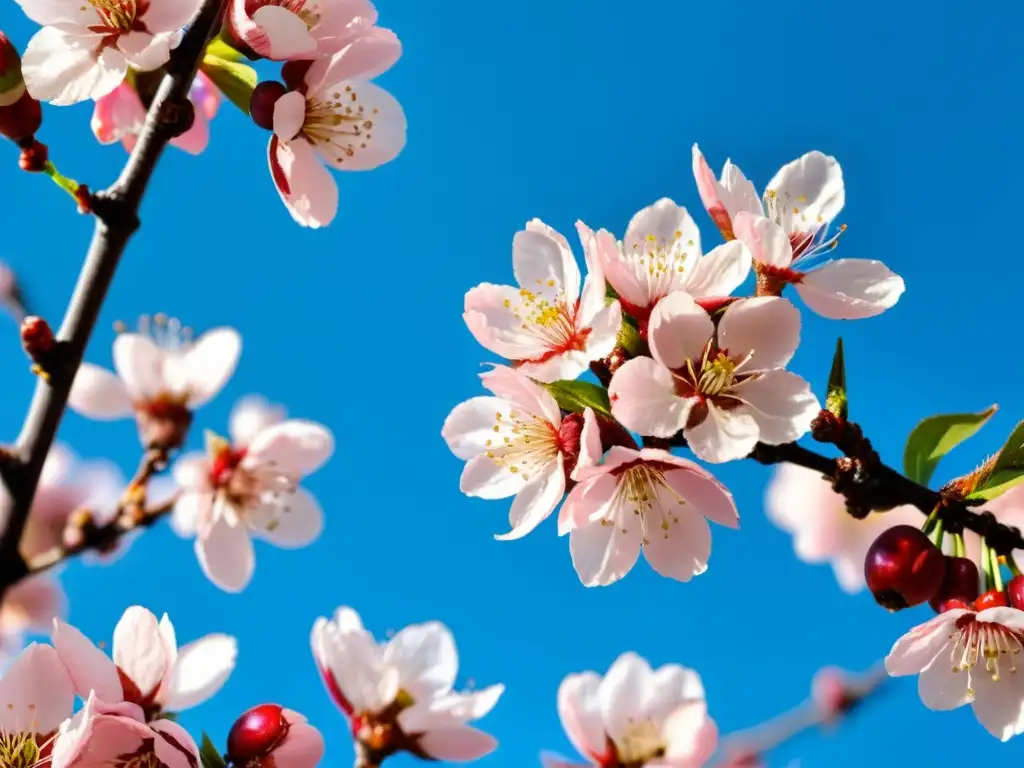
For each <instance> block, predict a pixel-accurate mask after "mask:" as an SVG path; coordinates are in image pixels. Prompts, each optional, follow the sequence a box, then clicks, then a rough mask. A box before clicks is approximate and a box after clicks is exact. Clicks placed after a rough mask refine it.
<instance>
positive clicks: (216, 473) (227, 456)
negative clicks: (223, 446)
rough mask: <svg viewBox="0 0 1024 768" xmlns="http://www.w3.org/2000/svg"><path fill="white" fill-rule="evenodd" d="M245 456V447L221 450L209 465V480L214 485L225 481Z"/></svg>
mask: <svg viewBox="0 0 1024 768" xmlns="http://www.w3.org/2000/svg"><path fill="white" fill-rule="evenodd" d="M244 458H245V449H244V448H240V449H238V450H237V451H236V450H231V449H228V450H225V451H221V452H220V453H218V454H217V455H216V457H215V458H214V459H213V462H212V463H211V465H210V482H211V483H213V485H215V486H220V485H223V484H224V483H226V482H227V481H228V480H229V479H230V478H231V473H232V472H234V471H235V469H236V468H237V467H238V465H239V463H240V462H241V461H242V459H244Z"/></svg>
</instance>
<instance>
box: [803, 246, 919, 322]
mask: <svg viewBox="0 0 1024 768" xmlns="http://www.w3.org/2000/svg"><path fill="white" fill-rule="evenodd" d="M903 290H904V285H903V278H902V277H900V276H899V275H897V274H895V273H893V272H891V271H890V270H889V268H888V267H887V266H885V264H883V263H882V262H880V261H869V260H868V259H839V260H838V261H830V262H828V263H827V264H823V265H822V266H821V267H819V268H818V269H812V270H811V271H809V272H807V273H805V274H804V276H803V280H802V281H801V282H799V283H797V284H796V291H797V293H799V294H800V298H801V299H803V300H804V303H805V304H806V305H807V306H808V307H810V308H811V309H813V310H814V311H815V312H817V313H818V314H819V315H821V316H822V317H827V318H830V319H833V320H857V319H860V318H864V317H874V316H875V315H880V314H882V313H883V312H884V311H885V310H887V309H889V308H890V307H892V306H893V305H895V304H896V302H897V301H899V298H900V296H902V295H903Z"/></svg>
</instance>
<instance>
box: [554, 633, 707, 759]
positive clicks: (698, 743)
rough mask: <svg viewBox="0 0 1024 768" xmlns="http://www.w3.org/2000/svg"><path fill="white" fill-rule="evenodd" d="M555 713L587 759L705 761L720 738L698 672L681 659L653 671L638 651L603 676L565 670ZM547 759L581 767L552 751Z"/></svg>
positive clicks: (623, 657) (620, 661)
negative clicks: (680, 661)
mask: <svg viewBox="0 0 1024 768" xmlns="http://www.w3.org/2000/svg"><path fill="white" fill-rule="evenodd" d="M558 715H559V717H560V718H561V720H562V727H563V728H564V729H565V732H566V734H567V735H568V736H569V741H571V742H572V744H573V746H574V747H576V750H577V751H578V752H579V753H580V754H581V755H583V756H584V758H585V759H586V763H585V765H593V766H626V765H629V766H633V765H642V766H644V767H645V768H700V767H701V766H703V765H705V764H706V763H707V762H708V760H710V758H711V756H712V754H713V753H714V751H715V748H716V746H717V745H718V729H717V727H716V726H715V722H714V720H712V719H711V718H710V717H708V714H707V704H706V702H705V699H704V686H703V685H702V684H701V680H700V676H699V675H698V674H697V673H696V672H694V671H693V670H692V669H686V668H685V667H681V666H679V665H678V664H666V665H665V666H663V667H659V668H658V669H656V670H652V669H651V667H650V665H649V664H648V663H647V661H646V660H644V659H643V658H641V657H640V656H638V655H637V654H635V653H624V654H622V655H621V656H620V657H619V658H618V659H616V661H615V663H614V664H612V666H611V667H610V668H609V670H608V672H607V673H606V674H605V676H604V677H603V678H602V677H601V676H600V675H598V674H597V673H596V672H581V673H579V674H573V675H569V676H567V677H566V678H565V680H563V681H562V684H561V685H560V686H559V688H558ZM544 765H545V768H582V766H576V765H574V764H571V763H569V762H566V761H564V760H562V759H561V758H557V757H555V756H553V755H546V756H545V760H544Z"/></svg>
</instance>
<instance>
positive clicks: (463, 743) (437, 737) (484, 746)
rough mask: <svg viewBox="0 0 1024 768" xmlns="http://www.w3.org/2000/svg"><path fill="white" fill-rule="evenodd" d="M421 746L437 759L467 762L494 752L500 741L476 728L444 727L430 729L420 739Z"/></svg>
mask: <svg viewBox="0 0 1024 768" xmlns="http://www.w3.org/2000/svg"><path fill="white" fill-rule="evenodd" d="M419 746H420V748H421V749H422V750H423V751H424V752H426V753H427V754H428V755H430V756H431V757H432V758H434V759H435V760H448V761H450V762H453V763H466V762H470V761H471V760H477V759H479V758H481V757H483V756H484V755H488V754H490V753H491V752H493V751H494V750H495V749H496V748H497V746H498V742H497V740H495V738H494V737H493V736H491V735H490V734H487V733H484V732H483V731H478V730H477V729H476V728H470V727H469V726H462V727H461V728H444V729H441V730H437V731H428V732H427V733H425V734H424V735H423V736H422V737H421V738H420V740H419Z"/></svg>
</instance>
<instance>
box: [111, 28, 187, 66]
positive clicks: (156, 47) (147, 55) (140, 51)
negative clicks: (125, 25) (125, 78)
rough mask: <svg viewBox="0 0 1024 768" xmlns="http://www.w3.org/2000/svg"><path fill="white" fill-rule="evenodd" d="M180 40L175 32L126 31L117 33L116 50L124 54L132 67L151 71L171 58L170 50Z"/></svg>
mask: <svg viewBox="0 0 1024 768" xmlns="http://www.w3.org/2000/svg"><path fill="white" fill-rule="evenodd" d="M180 41H181V36H180V34H178V33H177V32H171V33H167V32H162V33H159V34H155V35H153V34H150V33H149V32H134V31H133V32H128V33H126V34H122V35H118V38H117V50H118V51H120V52H121V54H123V55H124V57H125V59H127V60H128V63H129V64H130V65H131V67H132V69H134V70H136V71H138V72H151V71H153V70H154V69H159V68H160V67H162V66H163V65H164V64H166V63H167V62H168V61H169V60H170V58H171V50H172V49H173V48H175V47H176V46H177V45H178V43H179V42H180Z"/></svg>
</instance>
